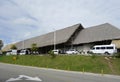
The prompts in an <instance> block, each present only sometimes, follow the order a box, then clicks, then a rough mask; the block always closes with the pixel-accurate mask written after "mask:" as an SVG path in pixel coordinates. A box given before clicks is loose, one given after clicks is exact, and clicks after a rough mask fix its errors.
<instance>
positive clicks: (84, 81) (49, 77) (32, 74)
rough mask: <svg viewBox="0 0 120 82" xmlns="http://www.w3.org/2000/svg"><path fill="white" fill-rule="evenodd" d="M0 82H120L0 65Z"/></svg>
mask: <svg viewBox="0 0 120 82" xmlns="http://www.w3.org/2000/svg"><path fill="white" fill-rule="evenodd" d="M31 78H34V79H32V80H30V79H31ZM13 80H14V81H13ZM0 82H120V76H114V75H103V76H102V75H101V74H92V73H82V72H73V71H63V70H54V69H47V68H37V67H30V66H20V65H11V64H4V63H0Z"/></svg>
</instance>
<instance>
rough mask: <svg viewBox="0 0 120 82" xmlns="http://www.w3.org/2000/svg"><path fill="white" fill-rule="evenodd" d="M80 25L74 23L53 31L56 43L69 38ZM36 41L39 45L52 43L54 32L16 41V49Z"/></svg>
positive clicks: (28, 45)
mask: <svg viewBox="0 0 120 82" xmlns="http://www.w3.org/2000/svg"><path fill="white" fill-rule="evenodd" d="M78 28H83V27H80V24H76V25H73V26H70V27H67V28H64V29H61V30H57V31H55V34H56V42H55V43H56V44H60V43H65V42H67V41H68V40H69V38H70V37H71V35H72V34H73V33H74V32H75V31H76V30H77V29H78ZM33 43H36V44H37V46H39V47H44V46H49V45H53V44H54V32H50V33H48V34H44V35H41V36H37V37H33V38H30V39H27V40H25V41H21V42H18V43H16V46H17V47H18V49H23V44H24V47H25V48H31V44H33Z"/></svg>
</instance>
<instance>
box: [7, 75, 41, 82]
mask: <svg viewBox="0 0 120 82" xmlns="http://www.w3.org/2000/svg"><path fill="white" fill-rule="evenodd" d="M22 78H25V80H30V81H39V82H40V81H42V80H41V79H40V78H38V77H30V76H27V75H19V77H17V78H10V79H8V80H7V81H6V82H12V81H19V80H23V79H22Z"/></svg>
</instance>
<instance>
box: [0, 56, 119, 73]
mask: <svg viewBox="0 0 120 82" xmlns="http://www.w3.org/2000/svg"><path fill="white" fill-rule="evenodd" d="M13 57H14V56H0V62H4V63H11V64H20V65H27V66H36V67H45V68H54V69H62V70H71V71H83V69H84V71H85V72H92V73H101V70H104V73H105V74H116V75H120V59H119V58H116V59H113V58H112V59H111V60H110V61H111V65H112V67H113V68H112V70H111V68H110V66H109V64H108V62H107V60H105V58H104V57H103V56H95V57H92V56H80V55H71V56H56V58H50V57H49V56H39V55H23V56H19V57H18V59H16V60H13ZM113 70H114V71H113Z"/></svg>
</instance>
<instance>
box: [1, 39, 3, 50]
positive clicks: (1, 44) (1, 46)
mask: <svg viewBox="0 0 120 82" xmlns="http://www.w3.org/2000/svg"><path fill="white" fill-rule="evenodd" d="M2 47H3V41H2V40H0V50H1V48H2Z"/></svg>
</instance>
